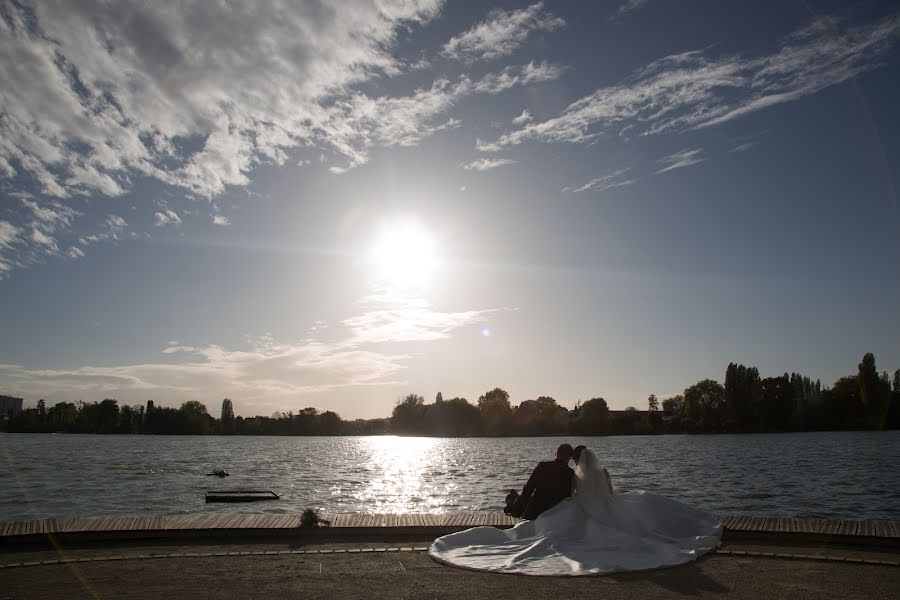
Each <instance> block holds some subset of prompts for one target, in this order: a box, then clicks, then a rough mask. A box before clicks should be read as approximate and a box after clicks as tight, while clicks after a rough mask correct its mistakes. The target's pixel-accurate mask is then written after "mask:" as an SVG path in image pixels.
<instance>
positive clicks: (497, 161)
mask: <svg viewBox="0 0 900 600" xmlns="http://www.w3.org/2000/svg"><path fill="white" fill-rule="evenodd" d="M517 162H519V161H517V160H512V159H511V158H479V159H477V160H473V161H472V162H470V163H466V164H464V165H463V169H465V170H467V171H489V170H490V169H496V168H497V167H502V166H505V165H514V164H516V163H517Z"/></svg>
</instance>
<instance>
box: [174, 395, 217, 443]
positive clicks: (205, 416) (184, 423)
mask: <svg viewBox="0 0 900 600" xmlns="http://www.w3.org/2000/svg"><path fill="white" fill-rule="evenodd" d="M211 420H212V419H211V418H210V416H209V413H208V412H207V410H206V405H205V404H203V403H202V402H200V401H198V400H188V401H187V402H185V403H184V404H182V405H181V408H179V409H178V421H180V422H179V423H178V426H177V432H178V433H187V434H194V435H202V434H205V433H209V426H210V421H211Z"/></svg>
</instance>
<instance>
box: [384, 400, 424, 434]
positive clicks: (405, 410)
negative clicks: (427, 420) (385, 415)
mask: <svg viewBox="0 0 900 600" xmlns="http://www.w3.org/2000/svg"><path fill="white" fill-rule="evenodd" d="M424 416H425V398H423V397H422V396H418V395H416V394H407V395H406V397H404V398H401V399H399V400H397V404H396V406H394V412H393V414H392V415H391V426H392V427H393V428H394V429H395V430H396V431H398V432H399V433H422V429H423V425H424Z"/></svg>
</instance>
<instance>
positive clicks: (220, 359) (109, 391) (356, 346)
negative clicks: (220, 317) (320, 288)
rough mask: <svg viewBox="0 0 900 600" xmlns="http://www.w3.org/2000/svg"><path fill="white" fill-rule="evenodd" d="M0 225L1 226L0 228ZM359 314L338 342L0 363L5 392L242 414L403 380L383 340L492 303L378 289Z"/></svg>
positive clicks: (314, 330) (456, 323)
mask: <svg viewBox="0 0 900 600" xmlns="http://www.w3.org/2000/svg"><path fill="white" fill-rule="evenodd" d="M0 230H2V228H0ZM359 306H360V308H361V310H362V312H361V313H360V314H358V315H357V316H354V317H350V318H347V319H345V320H344V321H343V322H342V323H341V328H342V334H341V337H339V338H337V339H332V340H331V341H323V340H321V339H316V336H317V335H318V334H319V332H320V331H322V330H324V329H325V328H324V327H323V326H322V323H321V322H316V323H315V324H314V326H313V327H311V328H310V336H311V337H310V338H309V339H305V340H301V341H297V342H281V341H278V340H276V339H275V338H274V337H272V336H271V335H265V336H261V337H256V338H251V339H248V340H247V343H246V347H245V348H243V349H229V348H226V347H223V346H220V345H216V344H207V345H199V346H192V345H186V344H182V343H179V342H177V341H173V342H170V343H169V345H168V346H166V347H165V348H164V349H162V356H161V357H160V360H158V361H154V362H148V363H141V364H133V365H120V366H108V367H94V366H85V367H81V368H77V369H28V368H25V367H23V366H20V365H12V364H0V378H2V379H3V381H4V382H5V385H6V386H7V389H10V390H14V391H16V392H17V393H20V394H24V395H25V396H26V397H29V398H32V397H46V398H48V399H52V401H59V400H71V399H77V398H82V397H85V396H87V397H90V396H91V395H93V396H96V397H98V398H100V397H116V398H118V399H119V400H120V401H123V402H134V401H140V402H143V401H145V400H146V399H147V398H156V399H157V400H159V399H165V400H166V401H167V403H169V404H172V403H174V404H176V405H177V404H178V403H180V402H183V401H184V400H189V399H197V398H204V397H205V398H223V397H226V396H227V397H231V398H235V399H236V402H237V403H238V406H240V407H241V409H242V410H243V411H245V414H258V413H259V411H267V412H271V411H272V410H275V409H278V410H285V409H286V408H287V407H289V406H290V405H292V404H293V403H295V402H296V401H297V400H298V398H299V397H302V396H305V395H309V394H319V393H323V392H327V391H330V390H335V389H339V388H346V387H355V386H385V385H400V384H402V383H404V382H403V380H402V379H398V378H397V377H398V375H399V374H400V373H402V371H403V370H404V369H406V364H407V362H408V360H409V359H410V358H411V355H410V354H408V353H404V352H396V351H392V352H388V351H385V350H384V349H383V348H382V346H381V345H382V344H384V343H393V344H399V343H409V342H435V341H439V340H445V339H448V338H450V337H451V336H452V335H453V334H454V332H456V331H457V330H459V329H460V328H462V327H466V326H469V325H473V324H476V323H480V322H483V321H485V320H486V319H487V317H488V314H489V313H490V312H492V311H491V310H469V311H460V312H444V311H440V310H436V309H435V308H434V307H433V306H432V305H431V304H429V303H428V302H426V301H424V300H422V299H419V298H416V297H413V296H408V295H404V294H398V293H392V292H384V291H383V292H381V293H378V294H373V295H372V296H370V297H368V298H365V299H364V300H363V301H362V302H361V303H360V305H359Z"/></svg>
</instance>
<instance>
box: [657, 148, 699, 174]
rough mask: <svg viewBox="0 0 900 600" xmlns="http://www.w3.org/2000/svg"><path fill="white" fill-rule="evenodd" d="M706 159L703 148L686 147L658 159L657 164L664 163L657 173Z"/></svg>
mask: <svg viewBox="0 0 900 600" xmlns="http://www.w3.org/2000/svg"><path fill="white" fill-rule="evenodd" d="M704 160H706V157H705V156H703V150H702V149H701V148H685V149H684V150H679V151H678V152H676V153H674V154H670V155H669V156H664V157H662V158H660V159H659V160H657V161H656V162H657V164H660V165H662V168H661V169H659V170H658V171H656V173H655V174H656V175H659V174H660V173H667V172H669V171H674V170H675V169H682V168H684V167H689V166H691V165H696V164H697V163H701V162H703V161H704Z"/></svg>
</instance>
